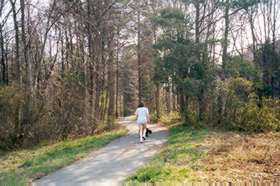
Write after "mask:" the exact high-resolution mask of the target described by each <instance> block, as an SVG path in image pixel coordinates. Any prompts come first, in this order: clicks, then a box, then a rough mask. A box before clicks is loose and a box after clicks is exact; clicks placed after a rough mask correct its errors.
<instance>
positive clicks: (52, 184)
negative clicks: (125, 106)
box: [32, 119, 168, 186]
mask: <svg viewBox="0 0 280 186" xmlns="http://www.w3.org/2000/svg"><path fill="white" fill-rule="evenodd" d="M121 125H125V126H126V127H127V128H128V130H129V134H128V135H127V136H124V137H121V138H119V139H116V140H114V141H112V142H111V143H110V144H108V145H107V146H105V147H104V148H101V149H100V150H98V151H95V152H92V153H91V154H89V155H88V157H87V158H85V159H83V160H80V161H77V162H75V163H73V164H72V165H70V166H68V167H65V168H63V169H61V170H58V171H57V172H54V173H52V174H50V175H48V176H46V177H43V178H42V179H40V180H38V181H36V182H34V183H33V184H32V185H34V186H42V185H44V186H45V185H48V186H64V185H65V186H86V185H88V186H100V185H104V186H105V185H110V186H113V185H118V184H119V183H121V181H123V180H124V179H125V178H127V176H129V175H130V174H132V173H133V172H134V171H135V170H136V169H137V168H139V167H140V166H142V165H144V164H145V163H147V161H148V160H149V159H150V158H151V157H152V156H153V155H154V154H155V153H156V152H157V151H158V150H159V148H160V146H161V145H162V144H163V143H164V142H165V141H166V137H167V135H168V132H167V130H166V128H163V127H159V126H157V125H149V126H148V127H149V128H151V129H152V131H153V134H152V135H151V136H150V137H149V138H148V139H147V140H146V141H145V142H144V143H143V144H140V143H139V138H138V135H137V130H138V129H137V125H136V124H135V123H133V122H132V121H129V120H126V119H125V120H124V121H122V122H121Z"/></svg>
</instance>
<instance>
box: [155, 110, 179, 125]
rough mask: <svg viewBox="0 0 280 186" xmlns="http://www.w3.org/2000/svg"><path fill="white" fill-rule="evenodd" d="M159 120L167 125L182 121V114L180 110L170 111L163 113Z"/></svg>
mask: <svg viewBox="0 0 280 186" xmlns="http://www.w3.org/2000/svg"><path fill="white" fill-rule="evenodd" d="M159 121H160V122H162V123H163V124H165V125H171V124H174V123H177V122H179V121H181V115H180V113H179V112H175V111H173V112H170V113H165V114H161V117H160V120H159Z"/></svg>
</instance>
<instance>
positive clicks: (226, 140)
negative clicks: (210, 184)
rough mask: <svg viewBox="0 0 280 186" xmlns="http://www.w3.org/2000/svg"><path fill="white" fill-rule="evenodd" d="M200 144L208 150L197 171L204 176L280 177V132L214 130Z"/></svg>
mask: <svg viewBox="0 0 280 186" xmlns="http://www.w3.org/2000/svg"><path fill="white" fill-rule="evenodd" d="M199 148H201V149H204V151H206V156H205V157H204V158H202V159H201V160H200V161H199V165H200V166H201V167H204V168H203V169H202V170H197V171H195V172H194V174H195V176H196V177H198V178H199V179H201V180H207V181H233V182H234V181H250V180H257V181H279V180H280V133H266V134H253V135H245V134H244V135H243V134H236V133H231V132H228V133H212V134H211V135H209V136H208V137H207V138H206V139H205V140H204V142H203V143H202V144H201V147H199Z"/></svg>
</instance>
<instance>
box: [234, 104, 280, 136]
mask: <svg viewBox="0 0 280 186" xmlns="http://www.w3.org/2000/svg"><path fill="white" fill-rule="evenodd" d="M236 115H237V116H236V119H235V121H233V126H234V127H235V128H237V129H239V130H242V131H249V132H267V131H275V130H277V129H279V128H280V120H279V119H278V118H277V112H276V110H275V109H274V108H272V107H267V106H263V107H258V106H257V105H256V104H255V103H248V104H246V105H244V106H243V107H241V108H239V109H238V111H237V114H236Z"/></svg>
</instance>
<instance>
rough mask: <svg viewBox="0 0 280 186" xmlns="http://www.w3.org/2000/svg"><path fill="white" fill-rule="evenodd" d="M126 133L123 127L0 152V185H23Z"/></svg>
mask: <svg viewBox="0 0 280 186" xmlns="http://www.w3.org/2000/svg"><path fill="white" fill-rule="evenodd" d="M126 133H127V131H126V129H117V130H114V131H111V132H104V133H102V134H99V135H94V136H88V137H84V138H80V139H75V140H66V141H62V142H59V143H55V144H52V145H41V146H37V147H34V148H32V149H26V150H18V151H13V152H9V153H6V154H2V155H1V156H0V185H26V184H27V183H28V181H29V180H30V179H37V178H40V177H42V176H44V175H46V174H48V173H50V172H53V171H55V170H57V169H59V168H62V167H64V166H66V165H69V164H71V163H72V162H74V161H75V160H78V159H80V158H82V157H84V156H85V155H87V154H88V153H89V152H90V151H92V150H96V149H98V148H100V147H103V146H104V145H106V144H108V143H109V142H110V141H112V140H113V139H115V138H118V137H120V136H123V135H125V134H126Z"/></svg>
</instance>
